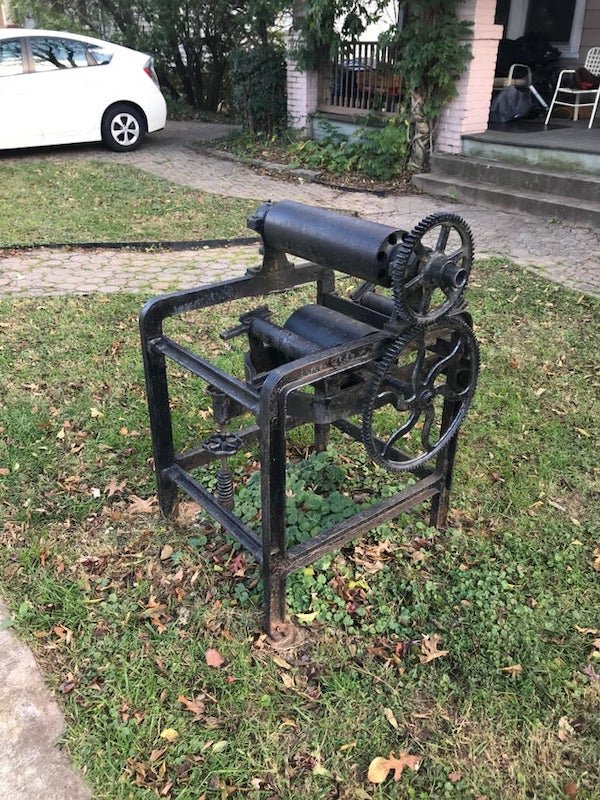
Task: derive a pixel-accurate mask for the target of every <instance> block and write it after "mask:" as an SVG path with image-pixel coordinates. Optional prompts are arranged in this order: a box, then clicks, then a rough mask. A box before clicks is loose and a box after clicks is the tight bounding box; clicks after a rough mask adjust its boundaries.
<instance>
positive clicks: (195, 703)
mask: <svg viewBox="0 0 600 800" xmlns="http://www.w3.org/2000/svg"><path fill="white" fill-rule="evenodd" d="M177 702H178V703H181V705H182V706H185V708H186V709H187V710H188V711H190V712H191V713H192V714H195V715H196V717H197V718H198V719H199V718H200V717H201V716H202V715H203V714H204V703H203V702H202V697H201V696H200V695H199V696H198V697H196V698H195V699H194V700H188V698H187V697H185V696H184V695H182V694H180V695H179V697H178V698H177Z"/></svg>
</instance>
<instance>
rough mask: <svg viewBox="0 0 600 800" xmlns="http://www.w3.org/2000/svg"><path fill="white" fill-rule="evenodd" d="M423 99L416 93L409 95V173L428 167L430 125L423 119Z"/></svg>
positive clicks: (421, 170)
mask: <svg viewBox="0 0 600 800" xmlns="http://www.w3.org/2000/svg"><path fill="white" fill-rule="evenodd" d="M424 102H425V98H424V97H423V96H422V95H421V94H420V93H419V92H418V91H413V92H411V94H410V114H411V122H412V137H411V142H410V155H409V157H408V169H409V170H410V171H411V172H423V171H424V170H427V169H428V167H429V153H430V150H431V123H430V122H429V120H427V119H425V116H424V114H423V105H424Z"/></svg>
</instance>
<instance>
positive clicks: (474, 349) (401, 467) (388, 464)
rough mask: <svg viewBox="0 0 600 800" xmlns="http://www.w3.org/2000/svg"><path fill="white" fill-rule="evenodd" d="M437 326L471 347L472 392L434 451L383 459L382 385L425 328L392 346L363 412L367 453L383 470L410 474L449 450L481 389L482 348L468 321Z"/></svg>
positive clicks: (449, 321)
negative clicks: (378, 414)
mask: <svg viewBox="0 0 600 800" xmlns="http://www.w3.org/2000/svg"><path fill="white" fill-rule="evenodd" d="M435 324H436V326H437V327H438V328H440V329H441V330H455V331H458V332H459V334H461V335H462V337H463V340H464V341H465V342H466V343H467V347H468V350H469V355H470V358H471V369H472V372H471V376H470V381H469V392H468V394H467V395H466V396H465V398H464V399H461V402H460V407H459V408H458V410H457V412H456V414H455V416H454V417H453V418H452V420H451V422H450V424H449V426H448V427H447V428H446V430H445V431H444V432H443V433H442V434H441V436H440V439H439V440H438V442H437V443H436V444H435V445H433V447H432V449H431V450H430V451H428V452H426V453H422V454H421V455H418V456H415V457H414V458H409V459H407V460H406V461H390V460H389V459H387V458H385V457H384V456H382V454H381V452H380V451H379V449H378V447H377V444H376V437H375V433H374V431H373V412H374V411H375V408H376V403H377V398H378V397H379V391H380V389H381V385H382V383H384V381H385V378H386V375H387V373H388V370H389V369H390V368H391V367H392V365H393V364H394V362H395V361H396V359H397V358H398V356H399V355H400V353H401V352H402V351H403V350H404V348H405V347H406V346H407V345H408V344H409V343H410V342H411V340H413V339H414V338H415V337H417V336H421V335H422V334H423V328H422V327H421V326H418V325H413V326H412V328H410V329H409V330H408V331H407V332H406V333H403V334H402V335H400V336H398V338H397V339H395V340H394V341H393V342H392V344H391V345H390V346H389V347H388V349H387V350H386V352H385V353H384V354H383V356H382V358H381V360H380V361H379V363H378V364H377V368H376V370H375V374H374V375H373V379H372V381H371V384H370V386H369V389H368V392H367V400H366V404H365V408H364V412H363V419H362V429H361V436H362V442H363V445H364V447H365V449H366V451H367V453H368V454H369V455H370V456H371V458H372V459H373V461H375V462H376V463H377V464H379V465H380V466H382V467H384V468H385V469H387V470H389V471H390V472H410V471H411V470H415V469H417V468H418V467H420V466H421V465H422V464H424V463H426V462H427V461H429V460H430V459H432V458H434V457H435V456H436V455H437V454H438V453H439V452H440V451H441V450H442V449H443V448H444V447H447V445H448V444H449V442H450V440H451V439H452V437H453V436H455V435H456V433H457V432H458V429H459V427H460V425H461V424H462V421H463V420H464V418H465V417H466V415H467V412H468V410H469V407H470V405H471V400H472V398H473V394H474V392H475V388H476V386H477V380H478V377H479V360H480V359H479V345H478V343H477V339H476V338H475V335H474V333H473V330H472V328H471V326H470V325H468V324H467V323H466V322H464V320H462V319H459V318H450V319H444V320H441V322H440V320H436V323H435Z"/></svg>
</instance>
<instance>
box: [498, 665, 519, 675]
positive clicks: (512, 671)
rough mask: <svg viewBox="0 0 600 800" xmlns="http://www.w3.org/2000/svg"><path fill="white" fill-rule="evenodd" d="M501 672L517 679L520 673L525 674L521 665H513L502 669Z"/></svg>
mask: <svg viewBox="0 0 600 800" xmlns="http://www.w3.org/2000/svg"><path fill="white" fill-rule="evenodd" d="M500 672H506V673H508V674H509V675H510V676H511V678H516V677H517V675H518V674H519V673H520V672H523V667H522V666H521V665H520V664H511V665H510V666H508V667H502V668H501V669H500Z"/></svg>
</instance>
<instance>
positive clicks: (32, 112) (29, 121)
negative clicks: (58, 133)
mask: <svg viewBox="0 0 600 800" xmlns="http://www.w3.org/2000/svg"><path fill="white" fill-rule="evenodd" d="M30 78H31V76H30V75H29V74H28V71H27V60H26V58H25V47H24V40H23V39H21V38H14V39H0V147H1V148H3V149H5V148H11V147H34V146H35V145H38V144H41V126H40V121H39V114H38V112H37V109H36V107H35V102H34V100H32V97H31V94H30V90H31V88H32V85H31V83H30Z"/></svg>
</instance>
